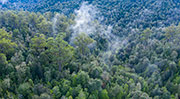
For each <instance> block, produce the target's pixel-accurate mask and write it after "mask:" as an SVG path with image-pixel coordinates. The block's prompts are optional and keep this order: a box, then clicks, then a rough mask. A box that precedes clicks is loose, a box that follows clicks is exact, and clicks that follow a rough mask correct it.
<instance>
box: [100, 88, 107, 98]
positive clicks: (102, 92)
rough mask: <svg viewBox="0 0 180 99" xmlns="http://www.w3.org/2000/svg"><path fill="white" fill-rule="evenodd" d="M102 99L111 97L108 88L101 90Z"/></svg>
mask: <svg viewBox="0 0 180 99" xmlns="http://www.w3.org/2000/svg"><path fill="white" fill-rule="evenodd" d="M100 99H109V96H108V92H107V90H106V89H104V90H102V91H101V94H100Z"/></svg>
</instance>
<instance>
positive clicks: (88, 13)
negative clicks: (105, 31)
mask: <svg viewBox="0 0 180 99" xmlns="http://www.w3.org/2000/svg"><path fill="white" fill-rule="evenodd" d="M75 15H76V17H75V24H74V25H72V27H71V29H72V30H73V34H72V37H71V43H73V41H74V39H75V37H76V36H77V35H79V34H81V33H85V34H87V35H91V34H94V33H95V31H96V26H95V24H94V21H95V18H96V17H97V10H96V8H95V7H94V6H93V5H88V3H87V2H84V3H82V5H81V7H80V9H79V10H75Z"/></svg>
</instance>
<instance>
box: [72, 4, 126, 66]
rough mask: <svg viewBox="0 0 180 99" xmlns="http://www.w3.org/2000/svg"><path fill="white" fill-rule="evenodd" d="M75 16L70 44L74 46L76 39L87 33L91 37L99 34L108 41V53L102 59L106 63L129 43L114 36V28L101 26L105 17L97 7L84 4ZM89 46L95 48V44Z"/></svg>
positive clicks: (76, 11) (102, 54)
mask: <svg viewBox="0 0 180 99" xmlns="http://www.w3.org/2000/svg"><path fill="white" fill-rule="evenodd" d="M75 15H76V17H75V24H74V25H72V26H71V29H72V30H73V34H72V37H71V39H70V43H71V44H73V42H74V41H75V38H76V37H77V36H78V35H79V34H81V33H85V34H87V35H89V36H91V35H96V34H97V33H98V34H99V35H100V36H101V37H103V38H105V39H106V40H107V41H108V46H107V51H105V52H102V53H101V56H102V59H103V60H104V61H105V62H106V60H108V59H109V58H110V56H111V55H115V54H116V52H117V51H118V50H119V49H120V48H122V47H123V45H124V44H125V43H127V42H128V41H127V39H125V40H124V39H123V38H121V37H119V36H116V35H114V34H112V29H113V26H111V25H104V24H100V23H103V22H102V20H103V18H104V17H102V16H100V15H99V12H98V9H97V8H96V7H95V6H93V5H91V4H90V5H89V4H88V3H87V2H84V3H82V6H81V7H80V8H79V10H75ZM88 46H95V44H92V45H88ZM106 63H107V62H106Z"/></svg>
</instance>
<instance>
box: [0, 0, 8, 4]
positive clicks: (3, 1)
mask: <svg viewBox="0 0 180 99" xmlns="http://www.w3.org/2000/svg"><path fill="white" fill-rule="evenodd" d="M0 2H1V3H2V4H5V3H6V2H8V0H0Z"/></svg>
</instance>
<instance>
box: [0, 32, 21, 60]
mask: <svg viewBox="0 0 180 99" xmlns="http://www.w3.org/2000/svg"><path fill="white" fill-rule="evenodd" d="M11 39H12V35H11V34H9V33H7V32H6V31H5V30H3V29H0V53H3V54H4V55H6V56H7V58H8V59H10V57H11V56H12V55H13V54H14V52H15V48H16V47H17V45H16V43H14V42H12V40H11Z"/></svg>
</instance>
